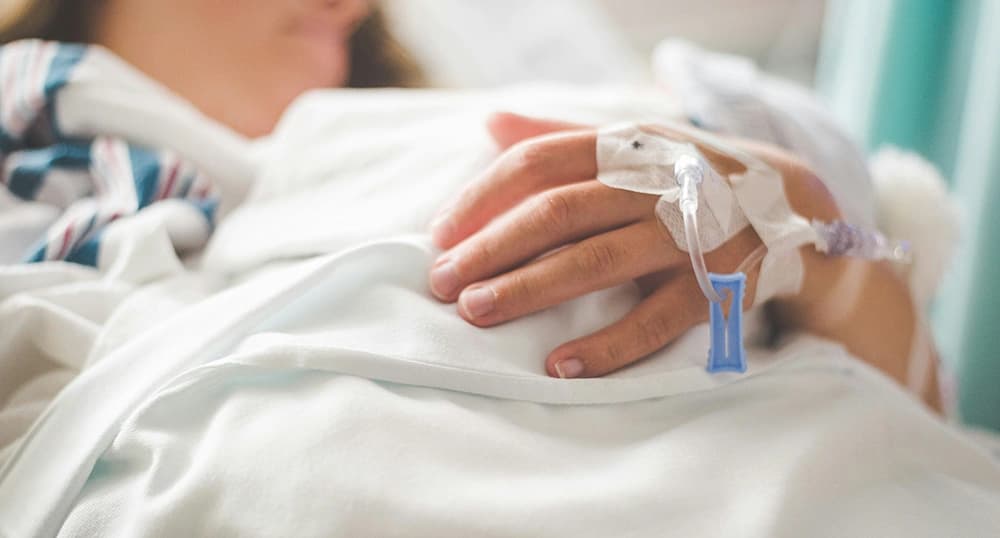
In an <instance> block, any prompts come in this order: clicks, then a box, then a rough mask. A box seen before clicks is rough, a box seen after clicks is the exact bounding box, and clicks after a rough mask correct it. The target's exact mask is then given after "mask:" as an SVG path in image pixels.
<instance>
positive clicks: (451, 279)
mask: <svg viewBox="0 0 1000 538" xmlns="http://www.w3.org/2000/svg"><path fill="white" fill-rule="evenodd" d="M459 284H461V282H460V281H459V279H458V273H456V272H455V264H454V263H451V262H447V263H445V264H443V265H441V266H440V267H438V268H436V269H434V270H433V271H431V291H432V292H434V295H437V296H438V297H441V298H442V299H444V298H447V297H450V296H451V295H452V294H453V293H455V292H456V291H458V286H459Z"/></svg>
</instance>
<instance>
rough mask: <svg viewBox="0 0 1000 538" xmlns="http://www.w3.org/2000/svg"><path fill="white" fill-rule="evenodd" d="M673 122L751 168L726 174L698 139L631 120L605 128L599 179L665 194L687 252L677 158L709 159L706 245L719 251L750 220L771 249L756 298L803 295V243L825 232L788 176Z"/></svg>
mask: <svg viewBox="0 0 1000 538" xmlns="http://www.w3.org/2000/svg"><path fill="white" fill-rule="evenodd" d="M669 128H670V129H671V130H672V131H676V132H678V133H682V134H684V135H685V136H686V137H688V138H689V139H690V140H695V141H697V143H698V144H699V145H702V146H704V147H707V148H711V149H712V150H713V151H715V152H718V153H720V154H722V155H725V156H727V157H729V158H732V159H733V160H735V161H736V162H738V163H740V165H742V167H743V170H742V171H740V172H737V173H732V174H729V175H728V176H723V175H721V174H719V173H718V172H717V171H715V170H714V169H713V168H712V167H711V166H709V165H708V160H707V159H705V157H704V156H703V155H702V154H701V152H700V151H698V149H697V148H696V147H695V146H694V145H693V144H692V143H690V142H682V141H678V140H675V139H671V138H669V137H668V136H666V135H665V134H662V133H660V132H658V131H657V130H656V129H655V127H652V126H643V125H638V124H627V125H618V126H611V127H607V128H604V129H601V130H599V131H598V134H597V170H598V173H597V179H598V181H600V182H601V183H604V184H605V185H607V186H609V187H613V188H616V189H624V190H629V191H633V192H639V193H644V194H654V195H657V196H659V197H660V199H659V201H658V202H657V204H656V210H655V211H656V215H657V217H658V218H659V219H660V221H661V222H662V223H663V224H664V226H665V227H666V228H667V230H668V231H669V232H670V235H671V237H672V238H673V240H674V242H675V243H676V244H677V247H678V248H680V249H681V250H683V251H685V252H686V251H687V250H688V246H687V241H686V239H685V235H684V219H683V215H682V213H681V210H680V208H679V207H678V204H677V201H678V199H679V197H680V185H679V184H678V182H677V180H676V178H675V177H674V163H675V162H676V161H677V159H678V158H679V157H681V156H682V155H693V156H696V157H697V158H698V159H700V160H701V161H702V162H703V163H704V164H705V166H704V167H703V169H704V176H703V179H702V182H701V186H700V187H699V191H700V192H699V202H700V203H699V204H698V211H697V213H696V218H697V223H698V239H699V242H700V243H701V246H702V250H704V251H705V252H710V251H712V250H715V249H716V248H718V247H719V246H720V245H722V244H723V243H725V242H726V241H728V240H729V239H730V238H732V237H733V236H734V235H736V234H737V233H739V232H740V230H742V229H743V228H745V227H746V226H748V225H749V226H752V227H753V229H754V231H755V232H756V233H757V235H758V236H759V237H760V239H761V241H762V242H763V243H764V245H765V246H766V247H767V254H766V255H765V256H764V259H763V261H762V262H761V269H760V275H759V277H758V279H757V291H756V297H755V299H754V301H755V302H756V303H762V302H764V301H766V300H768V299H770V298H771V297H774V296H775V295H779V294H794V293H797V292H798V291H799V289H800V288H801V286H802V275H803V268H802V260H801V258H800V257H799V254H798V247H800V246H802V245H805V244H807V243H816V242H817V232H816V231H815V230H814V228H813V227H812V226H811V225H810V223H809V222H808V221H807V220H806V219H804V218H802V217H801V216H799V215H797V214H796V213H795V212H794V211H792V208H791V207H790V206H789V204H788V198H787V197H786V196H785V190H784V185H783V182H782V178H781V175H780V174H778V172H777V171H776V170H774V169H773V168H771V167H770V166H768V165H767V164H766V163H764V162H763V161H761V160H759V159H757V158H755V157H753V156H751V155H749V154H747V153H745V152H742V151H739V150H737V149H736V148H732V147H730V146H729V145H727V144H725V143H723V142H722V141H720V140H718V139H717V138H715V137H714V136H712V135H710V134H707V133H703V132H699V131H696V130H694V129H691V128H689V127H687V126H683V125H679V124H673V123H671V124H669ZM725 269H728V270H731V269H732V268H725Z"/></svg>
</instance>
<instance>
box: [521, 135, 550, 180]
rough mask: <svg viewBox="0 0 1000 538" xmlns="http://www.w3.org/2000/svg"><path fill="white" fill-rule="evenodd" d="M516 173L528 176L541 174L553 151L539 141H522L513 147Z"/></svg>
mask: <svg viewBox="0 0 1000 538" xmlns="http://www.w3.org/2000/svg"><path fill="white" fill-rule="evenodd" d="M511 153H512V157H513V159H514V170H515V171H516V173H518V174H520V175H523V176H527V177H539V176H541V175H542V174H543V173H544V171H545V169H546V167H547V166H548V165H549V162H550V161H551V159H552V152H551V151H549V148H548V147H547V146H546V145H545V144H540V143H538V142H537V141H527V142H522V143H520V144H518V145H516V146H514V147H513V148H512V149H511Z"/></svg>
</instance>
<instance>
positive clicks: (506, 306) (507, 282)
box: [493, 273, 531, 316]
mask: <svg viewBox="0 0 1000 538" xmlns="http://www.w3.org/2000/svg"><path fill="white" fill-rule="evenodd" d="M493 290H494V293H495V294H496V298H495V300H496V304H495V306H494V309H495V310H496V311H497V312H499V313H500V314H501V315H504V316H506V315H510V314H511V313H512V309H515V307H516V306H517V305H520V304H521V302H522V300H523V299H524V298H526V297H531V284H530V282H528V280H527V279H525V278H524V277H523V276H522V275H520V274H518V273H511V274H509V275H507V276H506V277H504V278H501V279H499V280H498V281H497V282H496V283H494V285H493Z"/></svg>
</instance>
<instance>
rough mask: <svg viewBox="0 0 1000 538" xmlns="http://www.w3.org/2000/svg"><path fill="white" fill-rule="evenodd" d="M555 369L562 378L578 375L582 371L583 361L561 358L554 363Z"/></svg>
mask: <svg viewBox="0 0 1000 538" xmlns="http://www.w3.org/2000/svg"><path fill="white" fill-rule="evenodd" d="M555 369H556V373H557V374H559V377H561V378H563V379H569V378H571V377H579V376H580V374H582V373H583V361H581V360H580V359H576V358H570V359H563V360H561V361H559V362H557V363H556V365H555Z"/></svg>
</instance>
